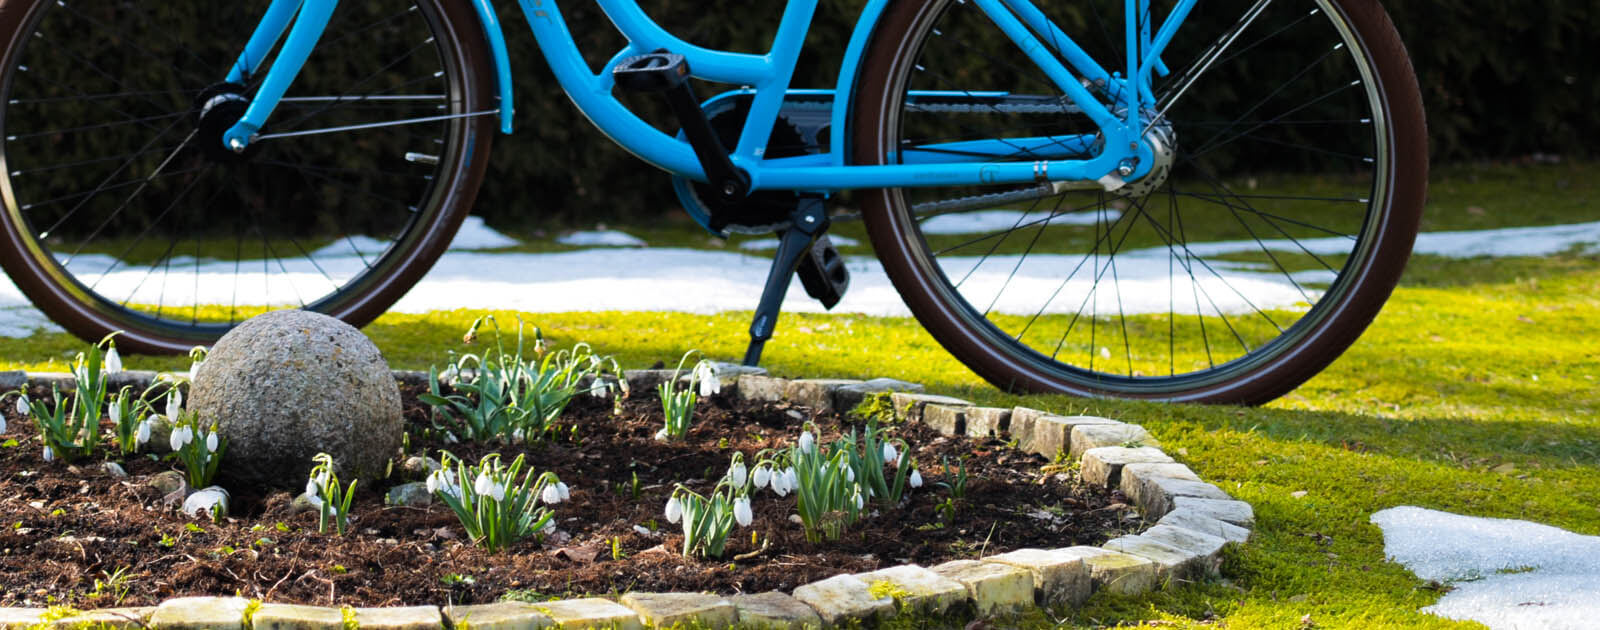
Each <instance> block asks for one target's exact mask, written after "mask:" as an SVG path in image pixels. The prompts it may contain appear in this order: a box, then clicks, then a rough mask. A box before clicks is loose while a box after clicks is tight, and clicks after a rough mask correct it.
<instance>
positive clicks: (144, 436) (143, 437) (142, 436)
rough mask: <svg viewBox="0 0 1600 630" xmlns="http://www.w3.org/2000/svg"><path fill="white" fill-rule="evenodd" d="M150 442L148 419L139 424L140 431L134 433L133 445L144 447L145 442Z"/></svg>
mask: <svg viewBox="0 0 1600 630" xmlns="http://www.w3.org/2000/svg"><path fill="white" fill-rule="evenodd" d="M149 441H150V419H149V418H146V419H145V420H144V421H143V422H140V423H139V428H138V430H136V431H134V434H133V443H134V445H136V446H144V443H145V442H149Z"/></svg>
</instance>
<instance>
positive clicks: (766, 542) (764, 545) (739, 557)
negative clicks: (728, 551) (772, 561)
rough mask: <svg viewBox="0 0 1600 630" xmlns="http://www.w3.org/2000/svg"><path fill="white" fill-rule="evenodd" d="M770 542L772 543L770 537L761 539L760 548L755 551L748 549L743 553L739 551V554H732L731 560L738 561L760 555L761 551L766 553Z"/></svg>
mask: <svg viewBox="0 0 1600 630" xmlns="http://www.w3.org/2000/svg"><path fill="white" fill-rule="evenodd" d="M771 544H772V539H771V538H768V539H766V540H763V541H761V548H760V549H757V550H755V551H748V552H745V553H741V554H739V555H737V556H734V557H733V560H734V561H735V562H738V561H740V560H749V559H751V558H754V557H756V556H759V555H761V554H763V553H766V552H767V546H769V545H771Z"/></svg>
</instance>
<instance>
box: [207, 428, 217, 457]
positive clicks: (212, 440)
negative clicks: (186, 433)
mask: <svg viewBox="0 0 1600 630" xmlns="http://www.w3.org/2000/svg"><path fill="white" fill-rule="evenodd" d="M206 450H207V451H209V452H212V453H215V452H217V432H216V431H212V432H210V433H207V434H206Z"/></svg>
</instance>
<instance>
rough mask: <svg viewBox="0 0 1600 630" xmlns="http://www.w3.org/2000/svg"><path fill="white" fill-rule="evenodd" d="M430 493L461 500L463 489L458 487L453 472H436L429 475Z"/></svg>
mask: <svg viewBox="0 0 1600 630" xmlns="http://www.w3.org/2000/svg"><path fill="white" fill-rule="evenodd" d="M428 492H432V493H437V494H445V495H449V496H452V497H455V498H457V499H460V498H461V488H459V487H457V486H456V474H455V472H454V471H451V470H435V471H433V474H430V475H428Z"/></svg>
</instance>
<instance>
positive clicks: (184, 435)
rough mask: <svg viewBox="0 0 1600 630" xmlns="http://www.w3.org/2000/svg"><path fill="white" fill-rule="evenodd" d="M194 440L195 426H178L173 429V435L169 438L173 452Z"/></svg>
mask: <svg viewBox="0 0 1600 630" xmlns="http://www.w3.org/2000/svg"><path fill="white" fill-rule="evenodd" d="M193 440H194V428H193V427H188V426H182V427H177V428H175V429H173V430H172V437H171V438H169V439H168V442H170V445H171V446H172V450H173V452H177V451H180V450H183V447H184V445H185V444H188V443H189V442H191V441H193Z"/></svg>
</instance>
